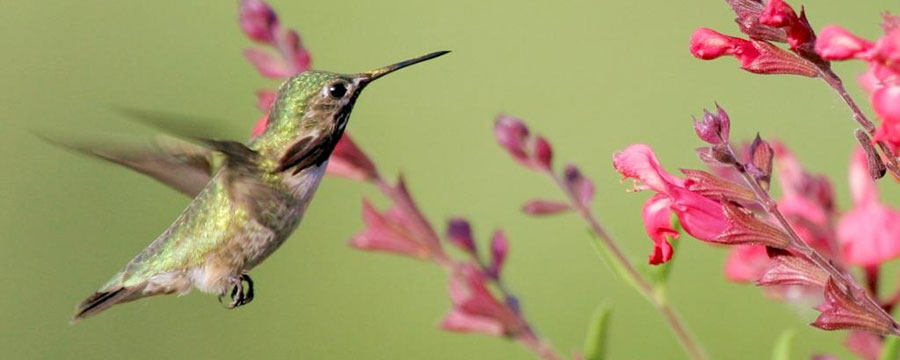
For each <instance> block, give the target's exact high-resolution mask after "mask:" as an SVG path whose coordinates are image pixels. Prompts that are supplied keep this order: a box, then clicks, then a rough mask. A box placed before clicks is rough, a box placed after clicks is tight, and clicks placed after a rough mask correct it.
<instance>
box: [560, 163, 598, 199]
mask: <svg viewBox="0 0 900 360" xmlns="http://www.w3.org/2000/svg"><path fill="white" fill-rule="evenodd" d="M564 181H565V185H566V188H567V189H568V190H569V191H570V192H572V194H573V195H575V197H576V198H577V199H578V201H579V202H581V204H582V205H584V206H589V205H590V204H591V200H593V199H594V183H593V182H591V179H588V178H586V177H584V175H582V174H581V170H578V167H577V166H575V165H573V164H569V165H567V166H566V169H565V173H564Z"/></svg>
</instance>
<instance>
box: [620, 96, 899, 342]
mask: <svg viewBox="0 0 900 360" xmlns="http://www.w3.org/2000/svg"><path fill="white" fill-rule="evenodd" d="M729 128H730V118H729V117H728V115H727V114H726V113H725V111H724V110H722V109H721V108H717V111H716V112H715V113H712V112H709V111H705V113H704V118H703V120H700V121H696V120H695V122H694V129H695V131H696V133H697V135H698V137H699V138H700V139H701V140H703V141H705V142H707V143H708V144H709V145H710V146H709V147H707V148H701V149H700V150H698V153H699V154H701V158H702V159H704V160H705V161H706V162H707V163H709V164H712V165H717V166H718V168H719V169H721V168H722V167H726V168H727V169H731V171H732V173H731V174H729V173H728V172H727V171H723V170H718V172H719V173H720V174H721V175H714V174H712V173H709V172H704V171H700V170H682V173H683V174H684V175H685V177H684V178H681V177H677V176H674V175H672V174H670V173H668V172H666V171H665V169H663V168H662V166H661V165H660V164H659V162H658V160H657V158H656V156H655V154H654V153H653V151H652V149H650V147H648V146H647V145H643V144H636V145H631V146H629V147H628V148H626V149H625V150H623V151H621V152H619V153H617V154H616V155H615V156H614V157H613V166H614V167H615V169H616V170H617V171H619V172H620V173H621V174H622V175H623V176H625V177H626V178H632V179H634V180H635V181H636V185H635V186H634V187H633V190H636V191H637V190H650V191H653V192H654V193H655V195H654V196H652V197H651V198H650V199H649V200H648V201H647V203H646V204H645V205H644V211H643V215H644V224H645V226H646V228H647V233H648V235H649V237H650V238H651V239H652V240H653V241H654V251H653V253H652V255H651V257H650V263H651V264H658V263H661V262H664V261H666V260H668V259H669V258H671V251H672V247H671V246H670V245H669V244H668V240H669V239H674V238H677V237H678V235H679V234H678V231H677V230H676V229H675V228H674V227H673V226H671V224H669V220H668V219H669V218H670V216H669V213H670V212H671V213H674V214H675V215H676V216H677V218H678V219H679V222H680V224H681V225H682V227H683V228H684V231H685V232H687V233H688V234H690V235H691V236H693V237H694V238H696V239H698V240H702V241H705V242H709V243H714V244H724V245H736V246H735V247H734V249H733V250H732V254H731V256H730V257H729V259H728V261H727V262H726V276H727V277H728V278H729V279H731V280H734V281H739V282H751V281H752V282H755V283H756V284H757V285H760V286H764V287H766V288H767V289H768V290H769V293H770V294H771V295H774V296H776V297H778V298H782V299H791V298H796V295H797V294H801V295H803V296H804V297H807V298H808V296H806V295H814V294H823V295H820V296H824V299H825V302H824V303H823V304H822V305H820V306H819V307H818V309H819V310H820V311H821V315H820V316H819V317H818V319H816V321H815V322H814V323H813V325H814V326H816V327H819V328H822V329H825V330H836V329H853V330H865V331H869V332H872V333H876V334H882V335H883V334H896V333H897V332H898V328H897V324H896V322H894V320H893V319H892V318H890V316H889V315H887V313H886V312H885V311H884V310H883V309H882V308H881V306H880V305H881V302H880V301H878V300H877V299H876V300H871V298H869V296H871V295H877V286H871V287H870V289H869V290H868V292H867V291H865V290H862V289H860V288H858V286H857V285H856V283H855V282H854V281H853V279H852V278H850V277H849V275H847V274H846V273H844V272H842V271H841V270H839V269H837V268H835V267H834V265H833V264H848V265H858V266H861V267H863V268H864V269H866V270H867V273H868V274H870V275H873V274H875V276H877V269H878V267H879V266H880V265H881V264H883V263H884V262H886V261H888V260H891V259H895V258H897V257H900V249H898V247H900V242H898V241H896V239H898V238H900V225H897V224H898V220H900V219H898V218H897V212H896V211H894V210H893V209H890V208H888V207H887V206H885V205H883V204H882V203H880V202H879V201H878V200H877V191H876V190H875V184H874V180H873V179H872V177H871V176H870V171H869V169H868V165H867V164H868V162H867V159H866V155H865V153H864V152H863V151H862V150H856V151H855V152H854V156H853V159H852V161H851V164H850V183H851V190H852V193H853V195H854V196H853V198H854V203H855V206H854V208H853V209H851V210H850V211H848V212H847V213H845V214H843V215H841V214H839V213H838V212H837V210H836V207H835V205H834V195H833V193H832V188H831V185H830V183H829V181H828V180H827V179H826V178H824V177H822V176H817V175H813V174H810V173H809V172H807V171H805V170H804V169H803V168H802V167H801V166H800V164H799V162H798V160H797V159H796V158H795V157H794V156H793V154H791V153H790V151H788V150H787V148H786V147H785V146H784V145H783V144H781V143H776V144H775V146H774V147H772V146H770V145H768V144H767V143H766V142H765V141H762V140H761V139H760V138H759V137H758V136H757V138H756V140H755V141H753V143H752V144H751V145H749V146H748V147H747V149H746V151H743V152H742V153H743V154H738V152H736V151H735V150H734V148H733V147H732V145H731V144H730V143H729V140H728V138H729V135H728V133H727V131H728V129H729ZM776 158H777V159H778V160H777V161H775V163H776V164H775V166H774V168H777V170H778V171H779V177H778V179H779V183H780V184H781V187H782V193H783V197H782V198H781V199H780V200H779V201H777V202H776V201H774V200H773V199H772V198H771V197H769V195H768V193H767V191H768V181H769V179H770V177H771V175H772V172H773V164H772V162H773V161H774V160H775V159H776ZM734 174H738V175H740V176H741V177H743V178H744V179H745V180H746V183H747V185H748V186H749V187H747V186H744V185H741V184H738V183H736V182H733V181H732V180H730V179H731V178H733V177H734V176H729V175H734ZM838 218H839V221H837V225H836V226H835V225H834V224H835V221H834V220H835V219H838ZM798 290H799V291H798ZM792 294H793V296H791V295H792Z"/></svg>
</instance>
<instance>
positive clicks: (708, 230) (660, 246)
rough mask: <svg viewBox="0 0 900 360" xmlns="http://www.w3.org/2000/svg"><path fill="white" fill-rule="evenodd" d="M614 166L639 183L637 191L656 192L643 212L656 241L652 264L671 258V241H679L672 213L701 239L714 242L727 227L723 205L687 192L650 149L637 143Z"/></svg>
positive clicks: (645, 223)
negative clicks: (671, 221) (647, 190)
mask: <svg viewBox="0 0 900 360" xmlns="http://www.w3.org/2000/svg"><path fill="white" fill-rule="evenodd" d="M613 166H614V167H615V168H616V170H617V171H618V172H619V173H621V174H622V175H623V176H625V177H627V178H632V179H634V180H635V181H636V182H637V183H638V184H636V186H635V188H634V189H635V190H646V189H649V190H652V191H654V192H656V193H657V195H655V196H653V197H651V198H650V199H649V200H648V201H647V202H646V203H645V204H644V211H643V213H644V226H645V227H646V230H647V234H648V235H649V236H650V238H651V239H652V240H653V242H654V250H653V253H652V254H651V256H650V263H651V264H661V263H663V262H666V261H668V260H669V259H670V258H671V256H672V248H671V245H670V244H669V243H668V239H675V238H677V237H678V233H677V232H676V231H675V229H673V228H672V226H671V224H670V223H669V221H668V218H667V216H668V214H669V213H670V212H672V213H675V215H677V216H678V219H679V221H680V222H681V225H682V226H683V227H684V230H685V231H686V232H687V233H688V234H691V236H693V237H695V238H697V239H699V240H703V241H710V242H712V241H715V240H716V238H717V237H718V236H719V235H720V234H721V233H723V232H724V231H725V229H727V228H728V226H729V223H728V220H727V219H726V218H725V213H724V212H723V210H722V204H720V203H719V202H717V201H715V200H711V199H709V198H706V197H704V196H702V195H700V194H697V193H695V192H692V191H690V190H688V189H687V188H686V187H685V180H683V179H681V178H678V177H675V176H672V175H671V174H669V173H668V172H666V171H665V169H663V168H662V166H661V165H660V164H659V162H658V161H657V160H656V154H654V153H653V150H652V149H651V148H650V147H649V146H647V145H644V144H635V145H631V146H629V147H628V148H626V149H625V150H623V151H620V152H618V153H616V154H615V155H614V156H613Z"/></svg>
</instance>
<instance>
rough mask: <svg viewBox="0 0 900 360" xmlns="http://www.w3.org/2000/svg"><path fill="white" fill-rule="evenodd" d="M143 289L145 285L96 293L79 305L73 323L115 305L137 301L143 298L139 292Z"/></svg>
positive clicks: (122, 287) (121, 287)
mask: <svg viewBox="0 0 900 360" xmlns="http://www.w3.org/2000/svg"><path fill="white" fill-rule="evenodd" d="M143 288H144V286H143V285H138V286H128V287H125V286H120V287H117V288H110V289H104V290H102V291H98V292H95V293H94V294H93V295H91V296H89V297H88V298H87V299H85V300H84V301H82V302H81V303H80V304H78V307H77V309H76V310H75V316H74V317H72V321H78V320H81V319H84V318H87V317H90V316H94V315H96V314H98V313H100V312H101V311H103V310H106V309H108V308H109V307H110V306H113V305H115V304H119V303H123V302H127V301H131V300H136V299H137V298H139V297H141V295H140V293H139V291H140V290H141V289H143Z"/></svg>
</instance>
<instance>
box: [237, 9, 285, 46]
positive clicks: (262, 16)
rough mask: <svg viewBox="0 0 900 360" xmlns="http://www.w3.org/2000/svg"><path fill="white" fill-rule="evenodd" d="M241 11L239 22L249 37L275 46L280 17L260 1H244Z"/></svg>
mask: <svg viewBox="0 0 900 360" xmlns="http://www.w3.org/2000/svg"><path fill="white" fill-rule="evenodd" d="M239 11H240V12H239V19H238V20H239V21H240V24H241V29H242V30H244V34H247V37H249V38H250V39H252V40H253V41H257V42H261V43H264V44H274V42H275V29H276V28H277V27H278V16H277V15H275V11H274V10H272V8H271V7H269V5H268V4H266V3H265V2H264V1H259V0H244V1H241V5H240V10H239Z"/></svg>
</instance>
